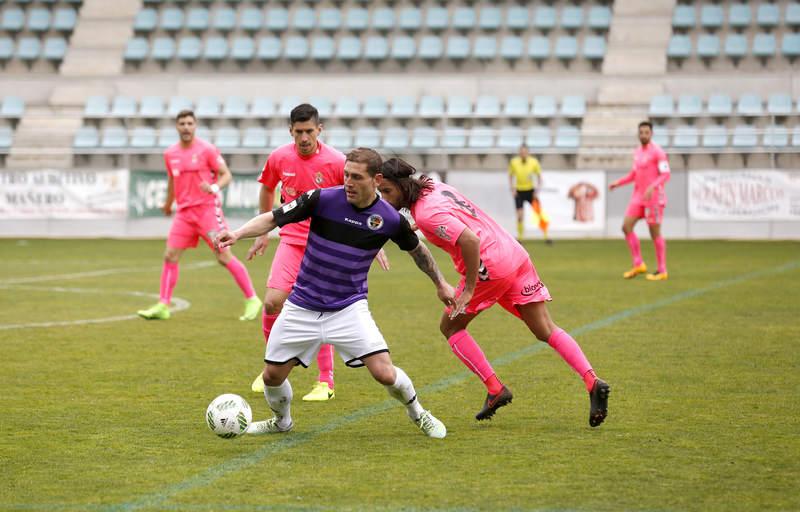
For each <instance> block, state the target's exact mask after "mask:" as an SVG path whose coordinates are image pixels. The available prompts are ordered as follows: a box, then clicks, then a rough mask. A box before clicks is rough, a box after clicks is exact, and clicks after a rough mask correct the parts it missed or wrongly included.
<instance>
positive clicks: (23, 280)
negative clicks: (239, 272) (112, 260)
mask: <svg viewBox="0 0 800 512" xmlns="http://www.w3.org/2000/svg"><path fill="white" fill-rule="evenodd" d="M213 265H214V262H212V261H199V262H197V263H189V264H188V265H183V268H184V269H187V270H192V269H198V268H206V267H211V266H213ZM160 270H161V268H160V267H145V268H142V267H129V268H107V269H104V270H92V271H89V272H74V273H71V274H51V275H46V276H28V277H15V278H12V279H4V280H0V285H9V284H27V283H41V282H45V281H60V280H63V279H82V278H84V277H102V276H111V275H114V274H128V273H134V272H159V271H160Z"/></svg>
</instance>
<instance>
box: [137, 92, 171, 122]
mask: <svg viewBox="0 0 800 512" xmlns="http://www.w3.org/2000/svg"><path fill="white" fill-rule="evenodd" d="M165 114H166V110H165V109H164V99H163V98H161V96H144V97H143V98H142V101H141V102H140V103H139V117H145V118H156V119H157V118H161V117H164V115H165Z"/></svg>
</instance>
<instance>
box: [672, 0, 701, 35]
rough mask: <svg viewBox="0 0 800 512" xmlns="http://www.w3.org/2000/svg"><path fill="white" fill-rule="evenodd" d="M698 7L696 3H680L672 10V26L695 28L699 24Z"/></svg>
mask: <svg viewBox="0 0 800 512" xmlns="http://www.w3.org/2000/svg"><path fill="white" fill-rule="evenodd" d="M696 10H697V8H696V7H695V4H689V5H686V4H678V5H676V6H675V10H674V11H672V27H673V28H681V29H690V28H694V26H695V25H696V24H697V20H696V19H695V11H696Z"/></svg>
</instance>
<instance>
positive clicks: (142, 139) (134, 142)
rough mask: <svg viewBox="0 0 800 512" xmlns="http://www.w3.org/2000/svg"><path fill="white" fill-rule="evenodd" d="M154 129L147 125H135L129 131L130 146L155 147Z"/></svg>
mask: <svg viewBox="0 0 800 512" xmlns="http://www.w3.org/2000/svg"><path fill="white" fill-rule="evenodd" d="M156 140H157V139H156V130H155V128H151V127H149V126H137V127H136V128H134V129H133V131H132V132H131V141H130V146H131V147H132V148H137V149H149V148H154V147H156Z"/></svg>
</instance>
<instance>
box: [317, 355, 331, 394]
mask: <svg viewBox="0 0 800 512" xmlns="http://www.w3.org/2000/svg"><path fill="white" fill-rule="evenodd" d="M317 365H318V366H319V379H318V380H319V381H320V382H327V383H328V386H330V388H331V389H333V345H322V347H320V349H319V353H318V354H317Z"/></svg>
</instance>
